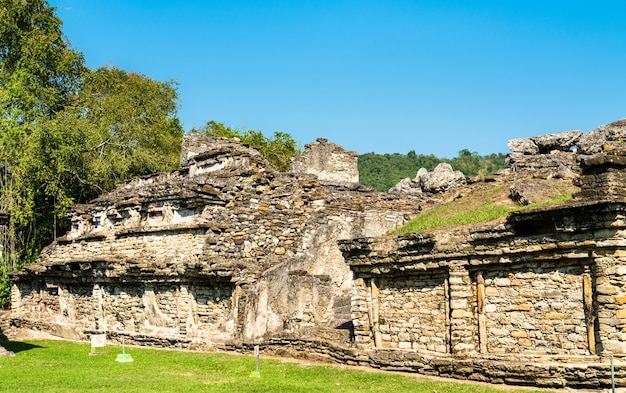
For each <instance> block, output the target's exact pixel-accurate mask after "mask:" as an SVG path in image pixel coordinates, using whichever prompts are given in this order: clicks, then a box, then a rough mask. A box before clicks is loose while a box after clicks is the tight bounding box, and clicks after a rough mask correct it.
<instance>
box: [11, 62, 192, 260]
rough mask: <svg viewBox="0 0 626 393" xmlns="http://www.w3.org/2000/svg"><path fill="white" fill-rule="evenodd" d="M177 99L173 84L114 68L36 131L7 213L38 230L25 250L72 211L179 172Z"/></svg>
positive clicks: (89, 78)
mask: <svg viewBox="0 0 626 393" xmlns="http://www.w3.org/2000/svg"><path fill="white" fill-rule="evenodd" d="M176 99H177V93H176V88H175V84H174V83H173V82H158V81H154V80H151V79H149V78H147V77H145V76H143V75H140V74H136V73H128V72H125V71H122V70H119V69H117V68H100V69H96V70H93V71H88V72H86V73H85V77H84V82H83V86H82V89H81V91H80V92H79V93H78V94H76V95H75V96H74V97H73V99H72V101H71V102H70V103H69V104H68V105H66V107H65V108H64V109H62V110H60V111H59V112H58V113H56V115H55V116H54V117H52V118H50V119H45V120H44V119H41V120H40V121H38V122H37V123H36V124H35V125H34V127H33V128H32V132H30V133H29V135H28V136H27V138H26V139H25V143H24V150H23V151H22V153H21V156H20V160H19V161H18V163H17V165H16V166H15V168H14V170H13V176H14V178H15V182H16V184H17V186H18V188H19V189H20V196H19V198H18V199H17V202H16V204H15V207H16V208H15V209H13V212H12V213H13V214H15V219H17V220H19V221H20V222H23V223H29V224H30V225H33V224H34V225H35V227H34V228H33V230H32V232H33V234H34V236H33V238H32V244H30V245H29V248H34V249H35V250H37V249H40V248H41V247H42V246H43V245H45V244H47V243H48V242H49V241H50V240H52V239H54V235H55V232H56V228H55V221H56V222H60V220H61V219H62V218H63V216H64V214H65V212H66V210H67V208H68V207H69V206H71V205H72V204H74V203H77V202H78V203H84V202H87V201H89V200H90V199H92V198H94V197H96V196H98V195H100V194H102V193H103V192H105V191H108V190H111V189H113V188H114V187H115V185H116V184H117V183H118V182H120V181H123V180H127V179H129V178H131V177H133V176H138V175H145V174H149V173H154V172H158V171H162V170H168V169H174V168H175V167H176V166H177V163H178V157H179V155H180V146H181V141H182V135H183V130H182V127H181V126H180V124H179V122H178V119H177V118H176V117H175V114H176V109H177V108H176ZM55 217H56V218H55ZM61 229H65V228H63V227H61Z"/></svg>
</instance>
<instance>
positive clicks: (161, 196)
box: [12, 134, 420, 348]
mask: <svg viewBox="0 0 626 393" xmlns="http://www.w3.org/2000/svg"><path fill="white" fill-rule="evenodd" d="M329 145H332V146H331V147H332V148H331V149H330V150H331V152H332V154H339V153H340V150H341V149H340V147H338V146H336V145H334V144H329V143H325V142H324V143H323V147H324V149H322V150H323V151H322V153H324V151H325V150H328V146H329ZM315 146H316V145H314V147H315ZM314 155H315V154H314ZM353 155H354V154H353V153H351V152H345V156H346V157H352V156H353ZM317 156H319V154H317ZM181 164H182V165H183V166H182V168H181V169H180V170H178V171H173V172H167V173H161V174H155V175H151V176H146V177H142V178H137V179H134V180H132V181H130V182H128V183H125V184H122V185H120V186H119V187H118V188H117V189H116V190H114V191H112V192H111V193H108V194H105V195H103V196H102V197H100V198H99V199H97V200H94V201H93V202H92V203H91V204H89V205H80V206H76V207H75V208H74V210H73V213H72V216H71V220H72V229H71V231H70V232H69V233H67V234H66V235H65V236H63V237H61V238H59V239H57V240H56V241H55V242H54V243H53V244H52V245H51V246H49V247H47V248H46V249H45V250H44V251H43V253H42V256H41V257H40V259H39V261H38V262H37V263H34V264H32V265H28V266H27V267H26V268H25V269H24V270H23V271H21V272H19V273H17V274H16V275H14V277H13V278H14V283H15V285H14V288H13V301H12V303H13V304H12V309H13V325H14V326H15V327H16V328H17V329H18V330H23V331H25V330H28V329H32V330H42V331H45V332H47V333H51V334H54V335H57V336H60V337H66V338H72V339H86V338H88V336H89V335H90V334H92V333H102V332H105V333H107V334H109V335H111V336H117V335H125V336H127V338H128V342H129V343H130V342H135V343H140V344H151V345H163V343H166V345H168V346H169V345H175V346H179V347H187V348H188V347H204V346H211V345H213V344H214V343H221V342H226V341H229V340H257V339H260V338H262V337H264V336H266V335H272V334H282V333H289V334H292V335H293V336H298V335H299V334H301V333H300V332H302V331H304V330H306V329H308V328H316V329H318V330H324V329H331V330H332V329H335V328H336V327H337V326H341V325H344V326H346V325H347V324H349V323H350V317H351V315H350V294H351V278H352V273H351V271H350V270H349V268H348V267H347V265H346V264H345V262H344V260H343V257H342V254H341V252H340V251H339V249H338V245H337V240H338V239H342V238H343V239H348V238H354V237H361V236H377V235H382V234H384V233H386V232H388V231H389V230H392V229H395V228H397V227H398V226H400V225H402V224H403V223H404V222H406V221H407V219H409V218H410V217H411V216H412V215H414V212H416V211H418V210H419V203H420V202H419V200H418V199H415V198H414V199H410V200H408V199H405V198H400V197H398V196H393V195H389V194H386V193H379V192H375V191H372V190H371V189H369V188H366V187H363V186H360V185H359V184H358V183H342V182H341V181H340V180H338V179H334V180H332V179H326V180H325V181H324V182H323V183H322V182H320V181H319V180H318V179H317V177H316V176H315V175H311V174H300V173H279V172H277V171H275V170H274V169H272V167H271V166H270V165H269V164H268V163H267V162H266V161H265V160H264V159H263V158H262V157H261V155H260V154H259V153H258V152H257V151H255V150H253V149H250V148H248V147H246V146H243V145H241V144H240V143H239V142H237V141H234V140H225V139H211V138H205V137H202V136H199V135H196V134H189V135H187V136H186V141H185V144H184V147H183V154H182V155H181ZM331 180H332V181H331ZM320 334H322V333H320Z"/></svg>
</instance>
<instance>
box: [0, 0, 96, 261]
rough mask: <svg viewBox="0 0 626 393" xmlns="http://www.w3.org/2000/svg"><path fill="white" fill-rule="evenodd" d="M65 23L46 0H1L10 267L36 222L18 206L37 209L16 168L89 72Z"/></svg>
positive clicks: (1, 124)
mask: <svg viewBox="0 0 626 393" xmlns="http://www.w3.org/2000/svg"><path fill="white" fill-rule="evenodd" d="M61 25H62V22H61V20H60V19H59V18H58V17H57V16H56V15H55V13H54V8H51V7H49V6H48V4H47V3H46V1H44V0H0V146H2V148H1V149H0V170H1V173H2V175H1V176H2V181H1V183H0V186H1V188H0V207H1V208H2V209H6V210H9V211H11V213H12V214H11V222H10V230H9V238H10V239H9V244H10V250H9V251H10V252H9V254H10V255H11V258H12V260H11V265H13V267H14V265H15V255H16V254H17V250H18V249H22V250H23V247H20V244H21V245H23V244H25V243H26V242H27V240H26V238H31V237H32V236H31V235H32V229H33V228H32V226H31V225H30V224H32V222H29V219H26V218H25V217H26V216H27V215H23V214H21V213H22V212H21V211H20V208H19V207H18V206H24V205H25V203H23V202H26V204H27V205H28V204H30V205H32V204H33V203H34V201H33V200H32V198H30V197H31V195H29V190H26V189H22V188H21V186H22V184H20V183H19V182H18V180H17V179H16V170H17V167H18V166H19V165H20V163H21V160H22V158H23V156H24V154H26V151H27V150H28V146H29V145H30V144H31V141H29V139H30V138H31V137H32V135H33V132H34V130H35V129H36V128H37V125H38V124H39V122H41V121H44V120H48V119H50V118H52V117H54V116H55V114H56V113H57V112H58V111H60V110H62V109H63V108H64V106H65V105H66V104H67V102H68V100H70V99H71V97H72V95H73V94H75V93H76V92H77V91H78V90H79V88H80V84H81V81H82V75H83V72H84V70H85V66H84V61H83V57H82V54H80V53H79V52H76V51H74V50H72V49H70V48H69V45H68V44H67V43H66V41H65V40H64V39H63V35H62V32H61Z"/></svg>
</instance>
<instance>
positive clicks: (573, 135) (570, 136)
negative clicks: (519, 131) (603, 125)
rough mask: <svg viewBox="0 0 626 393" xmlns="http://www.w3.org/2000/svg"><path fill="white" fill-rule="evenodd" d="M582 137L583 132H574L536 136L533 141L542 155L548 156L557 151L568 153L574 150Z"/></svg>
mask: <svg viewBox="0 0 626 393" xmlns="http://www.w3.org/2000/svg"><path fill="white" fill-rule="evenodd" d="M582 136H583V132H582V131H579V130H573V131H563V132H557V133H553V134H545V135H540V136H535V137H533V138H531V139H532V141H533V142H534V143H535V144H536V145H537V147H538V148H539V153H540V154H548V153H551V152H553V151H555V150H558V151H566V152H567V151H570V150H572V148H574V147H576V145H577V143H578V141H579V140H580V138H581V137H582Z"/></svg>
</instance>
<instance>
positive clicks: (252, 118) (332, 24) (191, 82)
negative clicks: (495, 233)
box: [49, 0, 626, 158]
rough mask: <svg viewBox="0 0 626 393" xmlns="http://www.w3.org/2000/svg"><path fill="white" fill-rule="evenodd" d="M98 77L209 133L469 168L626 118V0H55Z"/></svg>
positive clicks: (73, 39)
mask: <svg viewBox="0 0 626 393" xmlns="http://www.w3.org/2000/svg"><path fill="white" fill-rule="evenodd" d="M49 3H50V5H52V6H54V7H58V10H57V14H58V15H59V16H60V17H61V19H62V20H63V22H64V26H63V31H64V33H65V34H66V36H67V38H68V39H69V41H70V42H71V44H72V46H73V47H74V48H75V49H77V50H79V51H82V52H83V53H84V55H85V59H86V61H87V64H88V65H89V66H90V67H94V68H95V67H100V66H104V65H108V66H117V67H119V68H121V69H124V70H127V71H134V72H139V73H142V74H144V75H146V76H148V77H150V78H152V79H157V80H168V79H173V80H176V81H178V83H179V84H180V85H179V95H180V103H179V104H180V110H179V113H178V114H179V117H180V119H181V121H182V123H183V126H184V128H185V129H186V130H188V129H190V128H192V127H199V126H201V125H203V124H204V123H206V122H207V121H208V120H215V121H218V122H223V123H225V124H227V125H229V126H231V127H235V128H246V129H255V130H262V131H263V132H264V133H266V134H268V135H271V134H272V133H273V132H274V131H283V132H287V133H290V134H291V135H292V136H293V137H294V139H296V140H297V141H298V142H301V143H302V144H305V143H308V142H312V141H314V140H315V139H316V138H319V137H323V138H327V139H329V140H331V141H333V142H335V143H338V144H340V145H342V146H344V147H345V148H346V149H348V150H355V151H357V152H358V153H359V154H362V153H368V152H377V153H407V152H408V151H409V150H415V151H416V152H417V153H418V154H431V153H432V154H435V155H437V156H440V157H448V158H452V157H455V156H456V155H457V153H458V151H459V150H461V149H469V150H470V151H475V152H478V153H480V154H488V153H495V152H503V153H506V152H508V148H507V146H506V144H507V141H508V140H509V139H513V138H522V137H529V136H533V135H541V134H545V133H551V132H559V131H566V130H572V129H579V130H582V131H590V130H592V129H594V128H596V127H597V126H600V125H602V124H606V123H609V122H611V121H614V120H617V119H620V118H624V117H626V0H613V1H610V0H598V1H590V0H589V1H576V0H569V1H556V0H554V1H552V0H541V1H535V0H523V1H522V0H519V1H513V0H497V1H487V0H466V1H446V0H441V1H420V0H413V1H402V0H395V1H394V0H389V1H369V0H358V1H342V0H336V1H326V0H315V1H297V0H290V1H275V0H262V1H254V0H250V1H237V0H233V1H225V0H224V1H216V0H202V1H200V0H188V1H179V2H175V1H162V0H150V1H147V0H136V1H130V0H51V1H49Z"/></svg>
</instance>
